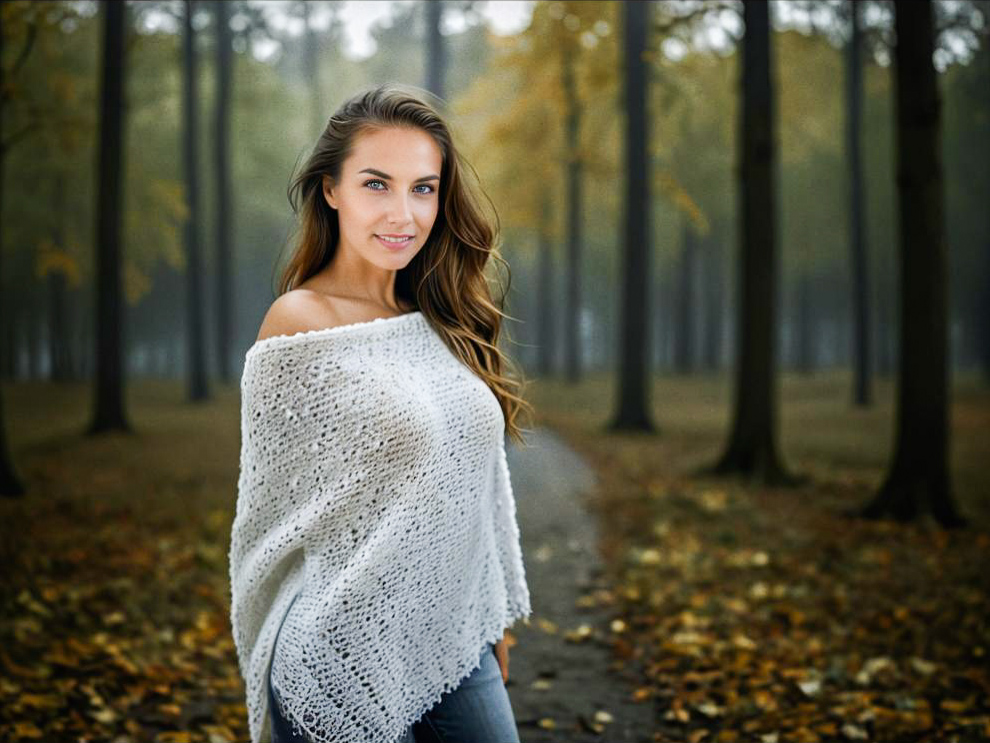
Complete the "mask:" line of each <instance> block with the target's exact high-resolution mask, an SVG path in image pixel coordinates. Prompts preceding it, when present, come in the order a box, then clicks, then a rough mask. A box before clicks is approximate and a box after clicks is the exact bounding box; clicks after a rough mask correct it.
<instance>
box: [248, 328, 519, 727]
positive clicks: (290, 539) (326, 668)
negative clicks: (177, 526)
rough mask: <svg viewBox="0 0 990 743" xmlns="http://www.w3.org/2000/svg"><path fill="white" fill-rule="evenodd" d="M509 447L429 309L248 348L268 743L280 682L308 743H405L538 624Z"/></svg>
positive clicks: (262, 709)
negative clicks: (504, 646) (509, 635)
mask: <svg viewBox="0 0 990 743" xmlns="http://www.w3.org/2000/svg"><path fill="white" fill-rule="evenodd" d="M504 435H505V421H504V417H503V414H502V409H501V407H500V406H499V404H498V400H497V399H496V397H495V395H494V394H493V393H492V391H491V389H490V388H489V387H488V385H487V384H485V382H484V381H483V380H482V379H481V378H480V377H478V376H477V375H476V374H475V373H474V372H473V371H472V370H471V369H470V368H468V367H467V366H466V365H465V364H463V363H462V362H461V361H460V359H459V358H458V357H457V356H456V355H454V354H453V353H452V352H451V351H450V349H449V348H448V347H447V345H446V344H445V343H444V341H443V339H442V338H441V337H440V336H439V335H438V334H437V333H436V331H435V330H434V329H433V327H432V326H431V324H430V322H429V320H428V319H427V318H426V316H425V315H423V314H422V313H421V312H419V311H416V312H412V313H408V314H405V315H399V316H397V317H389V318H378V319H375V320H372V321H370V322H362V323H355V324H352V325H343V326H338V327H335V328H326V329H323V330H315V331H307V332H302V333H297V334H295V335H282V336H275V337H272V338H266V339H263V340H261V341H257V342H256V343H255V344H254V345H253V346H251V348H250V349H249V350H248V352H247V355H246V357H245V362H244V371H243V375H242V377H241V457H240V476H239V478H238V486H237V487H238V494H237V506H236V514H235V517H234V522H233V527H232V531H231V542H230V554H229V559H230V580H231V612H230V616H231V623H232V627H233V637H234V642H235V645H236V648H237V655H238V662H239V664H240V669H241V675H242V676H243V677H244V682H245V687H246V695H247V711H248V723H249V727H250V732H251V740H252V742H253V743H263V742H267V741H270V740H271V726H270V719H269V709H268V691H267V687H266V686H265V685H266V684H267V683H268V677H269V672H270V673H271V678H272V685H273V686H274V688H275V691H276V693H277V695H278V696H279V697H280V698H281V704H282V705H283V706H284V709H283V710H282V712H283V714H284V715H285V716H286V717H287V718H288V719H290V720H293V721H294V722H295V723H296V724H297V725H298V726H299V728H301V730H302V731H303V732H304V733H305V735H306V736H307V737H308V738H309V739H311V740H313V741H320V742H322V743H361V742H364V741H366V742H367V743H394V741H396V740H397V739H398V738H399V737H400V736H401V735H402V734H403V732H404V731H405V730H406V728H408V727H409V725H411V724H412V723H413V722H415V721H416V720H418V719H419V718H420V717H421V716H422V715H423V713H424V712H426V711H427V710H429V709H431V708H432V707H433V706H434V705H435V704H436V703H437V702H438V701H440V698H441V695H442V694H444V693H445V692H448V691H451V690H453V689H455V688H456V687H457V686H458V684H459V683H460V681H462V680H463V679H464V678H465V677H466V676H468V675H469V674H470V673H471V672H472V671H473V670H474V669H475V668H477V667H478V661H479V657H480V654H481V651H482V649H483V648H484V646H485V645H486V644H487V643H489V642H495V641H496V640H498V639H499V638H500V637H502V634H503V631H504V629H505V628H506V627H508V626H511V625H512V623H513V622H514V621H515V620H516V619H518V618H524V619H525V621H526V623H527V624H528V623H529V619H528V617H529V616H530V614H531V609H530V597H529V589H528V587H527V584H526V576H525V571H524V567H523V560H522V553H521V550H520V544H519V529H518V524H517V521H516V506H515V500H514V496H513V492H512V485H511V482H510V478H509V469H508V464H507V461H506V456H505V442H504ZM290 606H291V611H289V608H290ZM280 626H281V630H279V628H280ZM276 636H277V638H278V643H277V645H276V643H275V640H276Z"/></svg>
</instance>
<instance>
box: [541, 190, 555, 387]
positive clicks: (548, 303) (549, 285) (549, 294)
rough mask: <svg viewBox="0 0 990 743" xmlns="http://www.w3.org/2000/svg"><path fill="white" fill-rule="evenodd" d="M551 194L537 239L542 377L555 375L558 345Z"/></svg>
mask: <svg viewBox="0 0 990 743" xmlns="http://www.w3.org/2000/svg"><path fill="white" fill-rule="evenodd" d="M549 193H550V192H549V191H545V192H544V198H543V208H542V212H541V216H540V229H539V234H538V236H537V240H538V241H539V242H538V244H537V282H538V285H539V289H538V291H537V296H536V306H537V307H538V308H539V309H538V311H537V318H536V322H537V329H536V330H537V333H538V339H537V342H536V354H537V355H536V368H537V372H538V373H539V375H540V376H541V377H549V376H550V375H551V374H553V371H554V358H555V355H556V354H555V352H556V350H557V345H556V343H554V339H555V338H556V337H557V333H556V332H554V331H555V327H554V325H555V322H554V319H555V317H554V311H553V308H554V300H555V298H556V294H555V292H554V290H553V276H554V273H553V248H552V246H553V244H552V242H551V241H550V237H549V234H550V221H551V219H552V218H553V204H552V203H551V201H550V195H549Z"/></svg>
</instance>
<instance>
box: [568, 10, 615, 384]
mask: <svg viewBox="0 0 990 743" xmlns="http://www.w3.org/2000/svg"><path fill="white" fill-rule="evenodd" d="M623 7H626V6H625V5H623ZM561 43H562V45H563V47H562V49H561V62H560V64H561V75H562V81H561V82H562V86H563V99H564V100H563V105H564V136H565V138H566V143H565V145H564V148H565V149H564V151H565V152H566V165H565V168H564V173H565V175H564V188H565V189H566V192H565V193H566V195H565V200H566V201H565V207H564V213H565V215H566V220H567V253H566V258H565V260H566V263H565V269H566V276H567V284H566V300H565V301H566V309H565V311H564V374H565V379H566V380H567V381H568V382H577V381H579V380H580V378H581V253H582V252H583V251H582V247H583V242H584V239H583V237H582V229H581V228H582V218H583V216H584V210H583V209H582V203H583V201H584V196H583V188H582V186H583V185H584V182H583V179H584V173H583V167H582V162H581V142H580V132H581V104H580V103H579V101H578V95H577V83H576V80H575V72H576V71H575V67H576V60H577V49H578V47H577V44H578V41H577V39H576V38H574V37H572V36H570V35H564V36H562V37H561Z"/></svg>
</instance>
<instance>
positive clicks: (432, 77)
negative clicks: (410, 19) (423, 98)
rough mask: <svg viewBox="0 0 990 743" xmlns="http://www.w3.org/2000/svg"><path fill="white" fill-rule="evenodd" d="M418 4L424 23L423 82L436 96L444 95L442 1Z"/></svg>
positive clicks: (444, 56)
mask: <svg viewBox="0 0 990 743" xmlns="http://www.w3.org/2000/svg"><path fill="white" fill-rule="evenodd" d="M420 5H421V6H422V8H423V15H424V20H425V24H426V45H425V46H426V80H425V81H424V83H423V87H425V88H426V89H427V90H428V91H430V92H431V93H433V95H435V96H436V97H437V98H440V99H442V98H443V97H444V84H443V73H444V69H445V67H446V56H447V55H446V54H445V48H444V40H443V34H441V33H440V26H441V24H442V23H443V3H442V2H440V1H439V0H425V2H421V3H420Z"/></svg>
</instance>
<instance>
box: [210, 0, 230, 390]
mask: <svg viewBox="0 0 990 743" xmlns="http://www.w3.org/2000/svg"><path fill="white" fill-rule="evenodd" d="M213 8H214V13H215V17H216V22H217V101H216V120H215V122H214V125H215V130H214V137H213V139H214V142H213V151H214V154H215V157H216V160H215V163H214V166H215V172H216V179H217V184H216V187H217V218H216V246H217V362H218V363H217V371H218V374H219V376H220V381H221V382H223V383H224V384H230V383H231V382H232V381H233V371H232V370H231V368H230V361H231V343H232V342H233V338H234V323H233V307H234V297H233V288H234V280H233V276H234V272H233V258H232V256H231V250H230V242H231V239H230V238H231V222H232V219H231V203H232V200H231V194H230V86H231V63H232V55H231V47H230V25H229V24H230V20H229V9H228V7H227V3H226V2H224V0H216V2H214V5H213Z"/></svg>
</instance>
